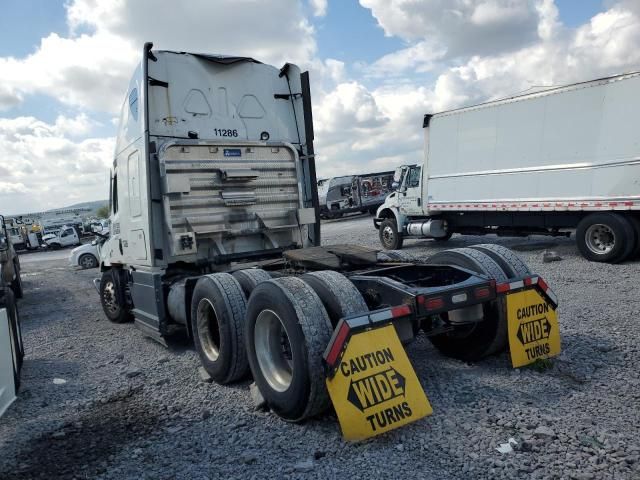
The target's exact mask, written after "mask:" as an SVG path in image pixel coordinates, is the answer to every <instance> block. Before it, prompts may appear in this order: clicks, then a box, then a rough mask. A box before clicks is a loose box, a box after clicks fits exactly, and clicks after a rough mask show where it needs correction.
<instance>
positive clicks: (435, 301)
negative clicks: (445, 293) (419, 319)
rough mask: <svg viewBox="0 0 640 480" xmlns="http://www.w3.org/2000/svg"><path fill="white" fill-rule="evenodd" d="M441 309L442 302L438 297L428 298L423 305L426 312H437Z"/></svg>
mask: <svg viewBox="0 0 640 480" xmlns="http://www.w3.org/2000/svg"><path fill="white" fill-rule="evenodd" d="M442 307H444V300H443V299H442V298H440V297H437V298H430V299H429V300H427V303H426V304H425V308H426V309H427V310H438V309H440V308H442Z"/></svg>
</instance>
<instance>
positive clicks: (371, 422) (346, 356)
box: [325, 310, 432, 441]
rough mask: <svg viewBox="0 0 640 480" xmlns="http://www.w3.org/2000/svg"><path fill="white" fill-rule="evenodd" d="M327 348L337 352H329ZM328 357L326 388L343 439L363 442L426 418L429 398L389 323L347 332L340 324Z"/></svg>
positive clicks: (347, 326) (346, 326)
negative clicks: (328, 366) (336, 415)
mask: <svg viewBox="0 0 640 480" xmlns="http://www.w3.org/2000/svg"><path fill="white" fill-rule="evenodd" d="M389 311H390V310H389ZM331 347H333V351H334V352H338V353H337V354H332V349H331ZM327 358H329V360H331V361H330V362H328V363H329V365H330V369H329V370H330V371H329V372H328V375H327V380H326V382H327V389H328V390H329V395H330V397H331V401H332V402H333V406H334V407H335V410H336V413H337V414H338V420H339V421H340V427H341V429H342V434H343V436H344V438H345V439H347V440H352V441H356V440H363V439H365V438H369V437H372V436H374V435H379V434H381V433H384V432H388V431H389V430H393V429H394V428H398V427H401V426H403V425H407V424H408V423H411V422H415V421H416V420H419V419H420V418H423V417H425V416H427V415H431V413H432V409H431V405H430V404H429V400H427V396H426V395H425V393H424V390H423V389H422V386H421V385H420V381H419V380H418V377H417V376H416V373H415V371H414V370H413V367H412V365H411V362H410V361H409V358H408V357H407V353H406V352H405V350H404V347H403V346H402V344H401V343H400V340H399V338H398V334H397V333H396V330H395V327H394V326H393V324H391V323H389V322H388V321H387V322H386V323H385V324H381V325H379V326H377V325H376V326H373V327H367V328H366V329H360V330H358V329H354V330H351V331H350V329H349V325H348V324H347V323H346V322H344V321H341V323H340V324H339V325H338V327H337V328H336V333H335V334H334V338H332V342H331V343H330V345H329V347H328V348H327V352H325V360H326V359H327Z"/></svg>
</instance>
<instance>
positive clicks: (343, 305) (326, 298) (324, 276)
mask: <svg viewBox="0 0 640 480" xmlns="http://www.w3.org/2000/svg"><path fill="white" fill-rule="evenodd" d="M300 278H301V279H302V280H304V282H305V283H306V284H307V285H309V286H310V287H311V288H312V289H313V291H314V292H316V293H317V294H318V297H320V301H321V302H322V304H323V305H324V308H325V309H326V310H327V314H329V320H331V325H333V327H334V328H335V326H336V325H338V321H339V320H340V319H341V318H344V317H348V316H351V315H357V314H359V313H362V312H368V311H369V308H368V307H367V303H366V302H365V301H364V298H363V297H362V294H361V293H360V292H359V291H358V289H357V288H356V286H355V285H354V284H353V283H351V282H350V281H349V279H348V278H347V277H345V276H344V275H342V274H341V273H338V272H334V271H332V270H325V271H321V272H311V273H306V274H304V275H302V276H301V277H300Z"/></svg>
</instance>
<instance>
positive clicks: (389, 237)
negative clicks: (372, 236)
mask: <svg viewBox="0 0 640 480" xmlns="http://www.w3.org/2000/svg"><path fill="white" fill-rule="evenodd" d="M382 238H383V239H384V243H385V244H386V245H391V244H392V243H393V229H392V228H391V227H390V226H389V225H387V226H386V227H384V228H383V229H382Z"/></svg>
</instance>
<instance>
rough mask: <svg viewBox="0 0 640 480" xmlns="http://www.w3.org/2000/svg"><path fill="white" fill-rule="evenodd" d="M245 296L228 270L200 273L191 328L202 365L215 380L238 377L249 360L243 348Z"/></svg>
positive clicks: (194, 293)
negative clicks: (201, 274) (207, 273)
mask: <svg viewBox="0 0 640 480" xmlns="http://www.w3.org/2000/svg"><path fill="white" fill-rule="evenodd" d="M246 309H247V304H246V299H245V297H244V294H243V292H242V288H241V287H240V284H239V283H238V281H237V280H236V279H235V278H233V276H231V275H230V274H228V273H214V274H211V275H205V276H203V277H201V278H200V279H199V280H198V281H197V283H196V286H195V288H194V290H193V297H192V298H191V331H192V333H193V342H194V345H195V348H196V351H197V352H198V356H199V357H200V361H201V362H202V366H203V367H204V369H205V370H206V371H207V373H208V374H209V375H211V378H213V380H214V381H216V382H217V383H221V384H225V383H231V382H234V381H237V380H240V379H241V378H243V377H244V376H246V375H247V372H248V371H249V364H248V362H247V352H246V348H245V338H244V334H245V325H244V323H245V316H246Z"/></svg>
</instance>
